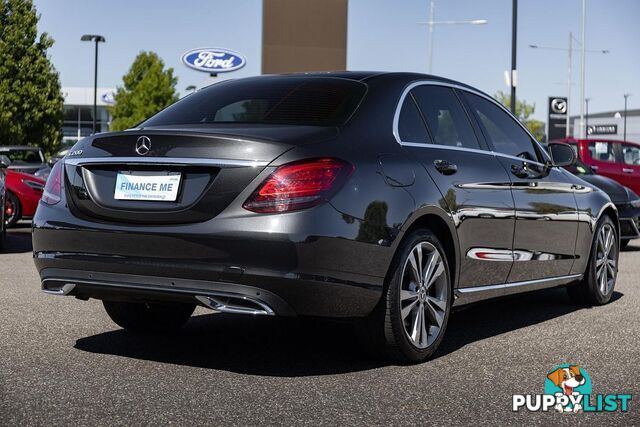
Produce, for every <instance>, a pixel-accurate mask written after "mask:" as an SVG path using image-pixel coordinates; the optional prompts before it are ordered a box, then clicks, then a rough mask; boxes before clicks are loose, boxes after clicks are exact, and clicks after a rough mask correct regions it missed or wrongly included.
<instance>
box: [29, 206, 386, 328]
mask: <svg viewBox="0 0 640 427" xmlns="http://www.w3.org/2000/svg"><path fill="white" fill-rule="evenodd" d="M361 226H362V223H361V222H360V221H359V220H354V219H353V218H348V219H345V218H344V216H343V215H342V214H341V213H339V212H338V211H336V210H335V209H334V208H333V207H331V206H330V205H329V204H325V205H322V206H318V207H316V208H313V209H309V210H306V211H300V212H295V213H288V214H281V215H255V214H246V215H242V216H237V215H236V216H234V215H224V213H223V214H221V215H219V216H218V217H216V218H214V219H212V220H210V221H206V222H203V223H196V224H181V225H171V226H168V225H167V226H155V225H154V226H140V225H138V226H130V225H122V224H106V223H100V222H93V221H91V222H89V221H86V220H83V219H80V218H76V217H74V216H73V215H72V214H71V213H70V212H69V211H68V210H67V209H66V208H65V207H64V206H63V205H62V204H60V205H56V206H53V207H52V206H48V205H43V204H41V205H40V207H39V209H38V211H37V213H36V215H35V217H34V222H33V227H34V229H33V249H34V261H35V264H36V267H37V269H38V271H39V273H40V277H41V280H42V285H43V288H44V289H45V290H48V291H53V292H52V293H56V292H57V291H61V290H62V288H63V286H64V285H65V284H73V285H75V286H74V287H73V290H71V291H69V292H67V293H68V294H69V295H75V296H78V297H80V298H99V299H120V298H126V299H131V298H133V299H139V300H144V299H147V300H156V299H162V300H167V299H169V300H176V301H177V300H182V301H184V300H191V301H195V298H196V297H198V296H201V297H202V296H204V297H206V296H211V297H212V298H213V299H214V300H213V302H212V304H213V305H215V304H216V303H217V302H220V301H219V299H218V300H217V299H216V298H221V297H234V298H236V299H234V301H235V302H238V300H237V298H240V299H243V298H244V299H247V298H249V299H251V300H252V301H254V302H257V303H258V304H257V306H260V303H264V305H265V306H267V307H269V309H271V310H272V311H273V313H274V314H278V315H286V316H289V315H308V316H322V317H361V316H365V315H367V314H368V313H370V312H371V311H372V310H373V308H374V307H375V305H376V304H377V302H378V301H379V298H380V296H381V292H382V287H383V283H384V277H385V275H386V271H387V268H388V266H389V264H390V262H391V258H392V255H393V253H392V249H391V247H390V246H389V243H387V242H382V241H377V242H365V241H359V240H358V236H359V229H360V228H361ZM59 293H63V292H59ZM199 302H200V303H203V302H206V301H203V300H202V298H199ZM203 305H207V304H203ZM253 306H254V307H255V304H254V305H253Z"/></svg>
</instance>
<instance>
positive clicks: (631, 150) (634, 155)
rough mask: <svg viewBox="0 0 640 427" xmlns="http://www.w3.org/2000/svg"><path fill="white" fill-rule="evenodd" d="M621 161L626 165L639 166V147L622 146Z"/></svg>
mask: <svg viewBox="0 0 640 427" xmlns="http://www.w3.org/2000/svg"><path fill="white" fill-rule="evenodd" d="M622 160H623V161H624V162H625V163H626V164H627V165H636V166H638V165H640V147H638V146H636V145H631V144H622Z"/></svg>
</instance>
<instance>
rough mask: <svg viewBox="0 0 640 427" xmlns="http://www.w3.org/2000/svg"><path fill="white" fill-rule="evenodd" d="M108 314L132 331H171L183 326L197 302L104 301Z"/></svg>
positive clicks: (118, 323)
mask: <svg viewBox="0 0 640 427" xmlns="http://www.w3.org/2000/svg"><path fill="white" fill-rule="evenodd" d="M102 303H103V305H104V308H105V310H106V311H107V314H108V315H109V317H110V318H111V320H113V321H114V322H115V323H116V324H117V325H118V326H120V327H122V328H124V329H126V330H128V331H132V332H140V333H149V332H151V333H154V332H171V331H175V330H178V329H179V328H180V327H182V326H183V325H184V324H185V323H186V322H187V320H189V317H191V314H192V313H193V310H195V308H196V306H195V304H182V303H138V302H122V301H103V302H102Z"/></svg>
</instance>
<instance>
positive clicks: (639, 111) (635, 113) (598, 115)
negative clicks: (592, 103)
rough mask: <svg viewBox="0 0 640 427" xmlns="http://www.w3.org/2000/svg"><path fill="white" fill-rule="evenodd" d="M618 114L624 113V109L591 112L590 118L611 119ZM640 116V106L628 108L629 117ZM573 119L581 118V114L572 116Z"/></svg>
mask: <svg viewBox="0 0 640 427" xmlns="http://www.w3.org/2000/svg"><path fill="white" fill-rule="evenodd" d="M616 114H624V110H622V109H621V110H615V111H603V112H601V113H589V118H590V119H600V118H602V119H610V118H613V117H614V116H615V115H616ZM636 116H640V108H635V109H633V110H627V117H636ZM571 118H572V119H579V118H580V116H579V115H573V116H571Z"/></svg>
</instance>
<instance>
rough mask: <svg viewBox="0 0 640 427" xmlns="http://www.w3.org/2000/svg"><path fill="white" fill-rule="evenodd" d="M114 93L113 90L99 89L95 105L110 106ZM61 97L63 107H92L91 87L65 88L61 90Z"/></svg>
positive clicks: (114, 90)
mask: <svg viewBox="0 0 640 427" xmlns="http://www.w3.org/2000/svg"><path fill="white" fill-rule="evenodd" d="M115 92H116V89H115V88H105V87H99V88H98V96H97V97H96V105H104V106H106V105H112V104H113V94H115ZM62 95H63V96H64V103H65V105H93V88H92V87H75V86H65V87H63V88H62Z"/></svg>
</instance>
